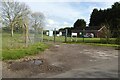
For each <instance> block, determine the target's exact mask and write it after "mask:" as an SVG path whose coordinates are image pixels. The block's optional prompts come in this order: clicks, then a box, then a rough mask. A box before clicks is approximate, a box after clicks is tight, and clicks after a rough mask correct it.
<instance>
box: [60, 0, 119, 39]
mask: <svg viewBox="0 0 120 80" xmlns="http://www.w3.org/2000/svg"><path fill="white" fill-rule="evenodd" d="M102 25H106V26H107V29H109V30H110V31H111V34H112V36H111V37H118V36H119V34H120V3H119V2H115V3H114V4H113V5H112V6H111V8H107V9H104V10H101V9H100V10H98V9H96V8H95V9H93V11H92V13H91V16H90V22H89V27H90V29H91V30H92V29H100V28H101V26H102ZM85 27H86V21H85V20H84V19H77V20H76V21H75V23H74V24H73V27H66V28H61V29H59V31H60V30H65V29H68V33H71V30H73V29H74V30H83V29H85Z"/></svg>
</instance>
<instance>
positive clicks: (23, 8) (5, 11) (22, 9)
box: [1, 0, 30, 37]
mask: <svg viewBox="0 0 120 80" xmlns="http://www.w3.org/2000/svg"><path fill="white" fill-rule="evenodd" d="M1 4H2V7H1V10H2V11H1V12H2V22H3V24H4V25H6V26H7V27H10V28H11V37H13V30H14V26H15V25H16V24H18V25H20V26H22V25H23V22H24V17H26V16H27V15H28V14H29V13H30V10H29V7H28V6H27V5H25V4H24V3H20V2H15V1H13V2H10V1H9V0H8V1H4V2H1Z"/></svg>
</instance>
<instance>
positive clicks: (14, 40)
mask: <svg viewBox="0 0 120 80" xmlns="http://www.w3.org/2000/svg"><path fill="white" fill-rule="evenodd" d="M48 47H49V45H47V44H45V43H42V42H36V43H34V44H33V43H31V44H30V43H29V45H28V47H25V43H24V38H23V37H22V34H17V33H16V34H14V37H11V36H10V34H8V33H3V34H2V59H3V60H15V59H20V58H23V57H25V56H28V55H34V54H38V53H39V52H41V51H44V50H45V49H46V48H48Z"/></svg>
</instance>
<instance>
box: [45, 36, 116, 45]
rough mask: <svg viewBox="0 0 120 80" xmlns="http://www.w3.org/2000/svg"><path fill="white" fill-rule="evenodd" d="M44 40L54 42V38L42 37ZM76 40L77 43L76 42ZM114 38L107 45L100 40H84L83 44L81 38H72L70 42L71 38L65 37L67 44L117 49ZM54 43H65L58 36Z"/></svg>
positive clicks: (63, 38)
mask: <svg viewBox="0 0 120 80" xmlns="http://www.w3.org/2000/svg"><path fill="white" fill-rule="evenodd" d="M44 40H47V41H54V37H49V36H45V35H44ZM76 40H77V42H76ZM115 40H116V39H115V38H110V40H109V44H106V41H105V40H104V39H103V40H100V38H84V42H83V38H74V39H73V41H71V37H67V42H66V43H69V44H73V43H76V44H89V45H96V46H107V47H118V45H117V44H115ZM56 42H65V37H64V36H60V37H57V36H56Z"/></svg>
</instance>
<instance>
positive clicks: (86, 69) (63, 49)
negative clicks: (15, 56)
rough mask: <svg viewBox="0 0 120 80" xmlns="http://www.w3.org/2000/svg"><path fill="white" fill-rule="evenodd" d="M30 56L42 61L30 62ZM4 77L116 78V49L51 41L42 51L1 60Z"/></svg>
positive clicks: (31, 58)
mask: <svg viewBox="0 0 120 80" xmlns="http://www.w3.org/2000/svg"><path fill="white" fill-rule="evenodd" d="M33 59H37V60H42V64H40V65H36V64H33V63H32V64H30V63H29V61H32V60H33ZM2 76H3V77H4V78H8V77H15V78H18V77H19V78H25V77H32V78H45V77H48V78H61V77H62V78H86V77H87V78H91V77H92V78H95V77H96V78H111V77H118V50H115V49H114V48H112V47H100V46H91V45H83V44H59V43H58V44H54V46H53V47H51V48H50V49H48V50H46V51H44V52H43V53H42V54H37V55H35V56H31V57H26V58H23V59H20V60H16V61H4V62H3V75H2Z"/></svg>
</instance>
